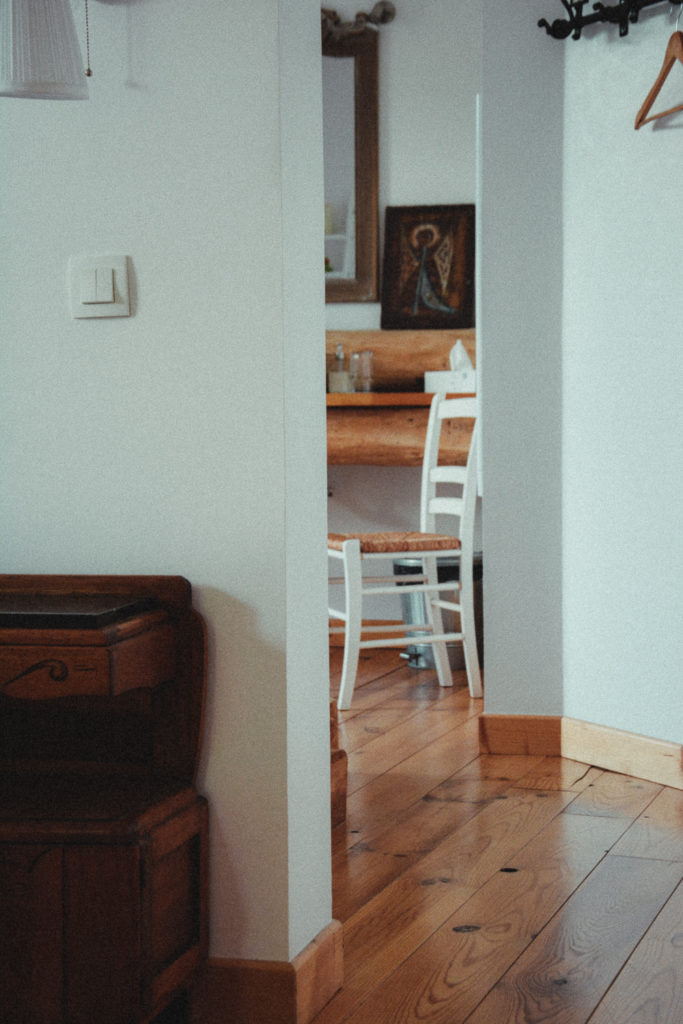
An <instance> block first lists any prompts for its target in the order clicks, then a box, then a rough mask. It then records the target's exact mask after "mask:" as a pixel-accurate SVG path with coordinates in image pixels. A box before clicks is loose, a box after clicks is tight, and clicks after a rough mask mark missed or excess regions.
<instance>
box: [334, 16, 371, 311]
mask: <svg viewBox="0 0 683 1024" xmlns="http://www.w3.org/2000/svg"><path fill="white" fill-rule="evenodd" d="M377 44H378V33H377V32H376V31H375V30H374V29H371V28H366V29H365V30H364V31H363V32H358V33H354V34H351V35H347V36H345V37H344V38H341V39H326V40H325V41H324V42H323V56H324V57H352V58H353V59H354V87H355V88H354V91H355V97H354V99H355V110H354V122H355V158H356V167H355V176H356V182H355V185H356V232H355V234H356V276H355V277H353V278H334V279H333V280H326V281H325V301H326V302H376V301H377V299H378V291H379V285H378V282H379V212H378V182H379V158H378V149H379V145H378V121H379V103H378V84H377V81H378V45H377Z"/></svg>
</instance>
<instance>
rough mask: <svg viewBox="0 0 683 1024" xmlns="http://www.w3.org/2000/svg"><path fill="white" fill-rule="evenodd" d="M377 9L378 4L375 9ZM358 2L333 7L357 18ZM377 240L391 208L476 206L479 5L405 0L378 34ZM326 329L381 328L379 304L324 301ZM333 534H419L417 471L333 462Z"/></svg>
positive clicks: (477, 0) (462, 0) (475, 0)
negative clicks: (413, 531)
mask: <svg viewBox="0 0 683 1024" xmlns="http://www.w3.org/2000/svg"><path fill="white" fill-rule="evenodd" d="M370 6H372V5H370ZM358 9H359V6H358V4H352V3H348V2H344V3H338V4H335V10H337V12H338V13H339V14H340V16H342V17H343V18H344V19H348V20H351V19H353V17H354V16H355V14H356V11H357V10H358ZM379 32H380V41H379V177H380V185H379V205H380V234H383V226H384V210H385V208H386V207H387V206H412V205H415V206H422V205H427V204H431V203H472V202H474V199H475V191H476V126H475V111H476V96H477V93H478V92H479V90H480V87H481V59H482V58H481V55H482V19H481V0H427V2H425V0H401V2H400V3H398V4H397V5H396V18H395V19H394V21H392V22H391V23H390V24H388V25H384V26H381V27H380V29H379ZM326 325H327V328H328V329H329V330H333V329H335V330H376V329H379V325H380V305H379V303H349V302H338V303H328V305H327V306H326ZM329 480H330V484H331V490H332V497H331V498H330V501H329V525H330V530H353V529H356V530H357V529H364V530H373V529H413V528H414V527H415V523H416V522H417V517H418V515H419V496H420V490H419V487H420V484H419V470H415V469H412V468H408V469H406V468H391V467H367V466H331V467H329Z"/></svg>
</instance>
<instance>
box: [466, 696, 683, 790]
mask: <svg viewBox="0 0 683 1024" xmlns="http://www.w3.org/2000/svg"><path fill="white" fill-rule="evenodd" d="M479 746H480V749H481V751H482V753H486V754H543V755H546V756H547V755H550V756H555V757H567V758H569V759H570V760H572V761H581V762H583V763H585V764H590V765H593V766H595V767H596V768H604V769H606V770H607V771H612V772H620V773H622V774H624V775H632V776H634V777H635V778H638V779H646V780H647V781H649V782H656V783H658V784H659V785H661V786H671V787H672V788H673V789H683V747H682V746H680V745H679V744H677V743H669V742H667V741H665V740H656V739H651V738H650V737H648V736H639V735H637V734H635V733H630V732H623V731H622V730H620V729H611V728H609V727H608V726H604V725H595V724H593V723H591V722H581V721H579V720H578V719H575V718H565V717H563V716H561V715H491V714H483V715H481V717H480V719H479Z"/></svg>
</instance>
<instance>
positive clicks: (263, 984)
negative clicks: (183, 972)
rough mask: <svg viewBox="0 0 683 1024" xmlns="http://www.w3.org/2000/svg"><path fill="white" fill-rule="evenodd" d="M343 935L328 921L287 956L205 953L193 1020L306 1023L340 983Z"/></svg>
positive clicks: (337, 925) (220, 1023)
mask: <svg viewBox="0 0 683 1024" xmlns="http://www.w3.org/2000/svg"><path fill="white" fill-rule="evenodd" d="M342 935H343V930H342V926H341V924H340V923H339V922H338V921H332V922H331V923H330V924H329V925H328V926H327V928H325V929H323V931H322V932H321V933H320V934H319V935H318V936H316V938H315V939H314V940H313V941H312V942H311V943H309V945H308V946H306V948H305V949H304V950H302V952H301V953H299V955H298V956H297V957H295V958H294V960H292V961H291V962H280V961H267V960H228V959H225V960H223V959H217V958H214V959H209V962H208V964H207V966H206V967H205V969H204V970H203V972H202V974H201V976H200V978H199V980H198V982H197V985H196V986H195V989H194V992H193V997H192V1004H191V1013H190V1020H191V1022H192V1024H226V1022H227V1021H229V1022H230V1024H309V1022H310V1021H312V1020H313V1018H314V1017H315V1016H316V1015H317V1014H318V1013H320V1011H321V1010H322V1008H323V1007H324V1006H325V1005H326V1003H328V1002H329V1001H330V999H331V998H332V996H333V995H334V994H335V992H338V991H339V989H340V988H341V986H342V982H343V947H342Z"/></svg>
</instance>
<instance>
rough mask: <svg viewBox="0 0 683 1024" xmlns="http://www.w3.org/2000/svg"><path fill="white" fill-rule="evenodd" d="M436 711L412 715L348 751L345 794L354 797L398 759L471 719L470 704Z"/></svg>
mask: <svg viewBox="0 0 683 1024" xmlns="http://www.w3.org/2000/svg"><path fill="white" fill-rule="evenodd" d="M439 708H440V710H439V711H438V712H437V711H434V710H432V709H431V708H428V709H427V710H424V711H420V712H419V713H417V714H414V715H411V716H410V717H408V718H407V719H406V720H405V721H403V722H401V723H400V724H399V725H396V726H395V727H394V728H393V729H391V730H390V731H389V732H386V733H384V734H382V735H381V736H377V737H375V738H374V739H373V740H371V741H370V742H369V743H366V744H364V745H363V746H361V747H358V748H357V749H356V750H352V751H350V752H348V751H347V753H348V754H349V760H348V766H349V767H348V789H347V791H348V793H349V794H351V793H354V792H355V791H356V790H357V789H360V788H361V787H362V786H365V785H367V784H368V782H371V781H372V779H374V778H376V777H377V776H378V775H383V774H384V772H387V771H389V769H391V768H393V767H395V766H396V764H397V757H398V756H400V757H401V758H402V759H407V758H408V757H410V756H411V755H412V754H416V753H417V752H418V751H420V750H423V749H424V748H425V747H429V746H430V745H431V744H432V743H434V742H435V741H436V740H438V739H441V737H443V736H444V735H445V734H446V733H447V732H450V731H451V730H452V729H455V728H457V726H459V725H462V724H464V723H465V722H466V721H467V720H468V719H469V718H472V717H473V712H472V709H471V708H470V706H469V701H468V702H467V703H466V704H465V705H464V706H462V704H461V703H459V702H458V701H456V700H450V701H449V702H448V703H447V704H445V703H442V704H440V705H439ZM397 752H398V753H397Z"/></svg>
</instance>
